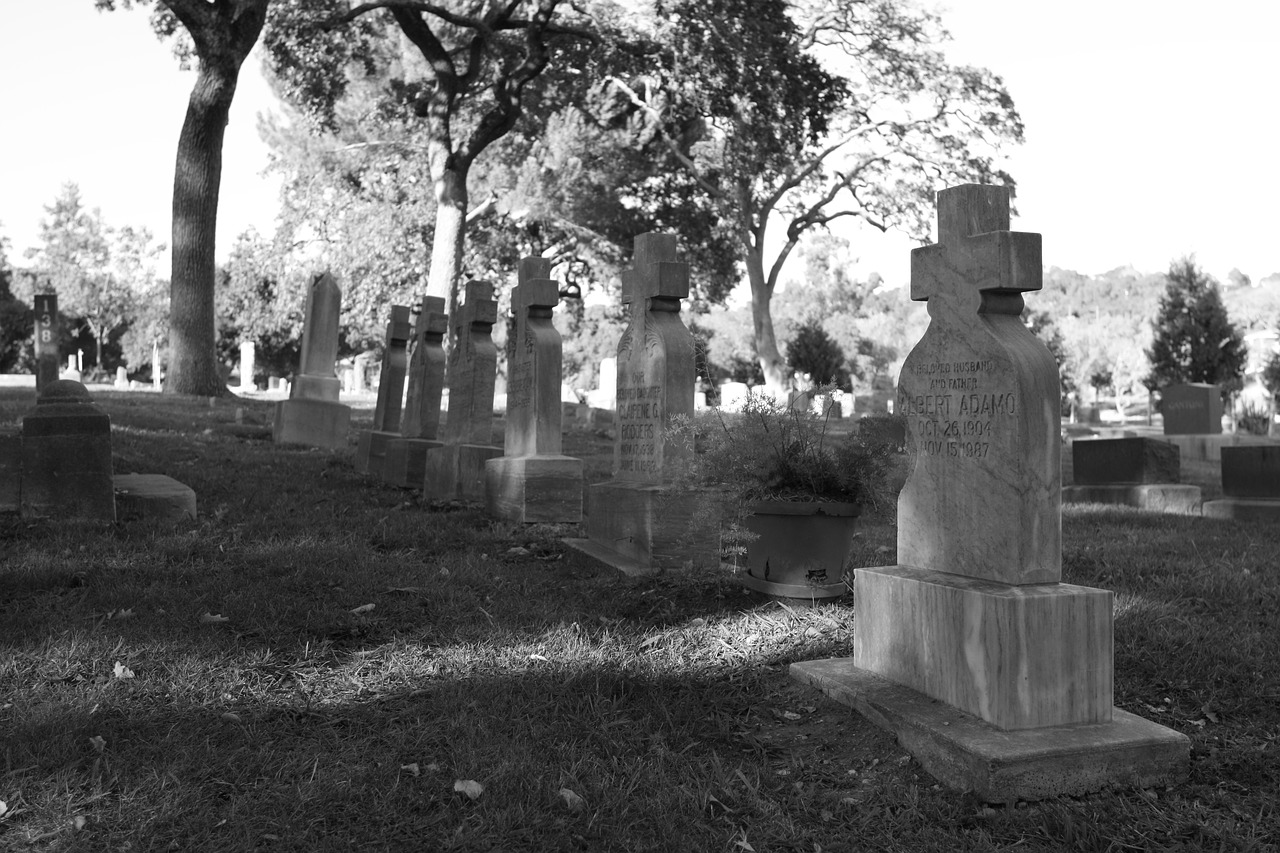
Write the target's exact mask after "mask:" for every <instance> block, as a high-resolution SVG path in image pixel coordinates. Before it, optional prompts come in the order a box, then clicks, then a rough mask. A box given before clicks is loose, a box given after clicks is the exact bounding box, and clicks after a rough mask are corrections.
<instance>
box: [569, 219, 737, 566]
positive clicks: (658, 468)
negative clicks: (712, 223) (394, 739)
mask: <svg viewBox="0 0 1280 853" xmlns="http://www.w3.org/2000/svg"><path fill="white" fill-rule="evenodd" d="M622 290H623V303H624V304H626V305H628V306H629V307H630V320H629V322H628V324H627V328H626V329H625V330H624V331H623V333H622V338H621V340H620V341H619V342H618V379H617V395H618V398H617V405H616V410H615V419H614V424H615V430H616V437H615V443H614V464H613V479H611V480H609V481H607V482H605V483H598V484H595V485H592V486H590V487H589V488H588V490H587V512H586V515H587V537H588V538H587V539H586V540H570V544H572V545H573V546H574V547H577V548H579V549H580V550H583V551H585V552H587V553H589V554H591V555H592V556H594V557H596V558H597V559H600V560H603V561H605V562H607V563H609V564H610V565H613V566H615V567H617V568H619V569H620V570H622V571H624V572H627V573H628V574H645V573H652V572H655V571H660V570H663V569H668V568H685V567H690V566H692V567H704V566H709V565H718V563H719V541H718V535H717V531H718V526H719V513H718V511H716V510H715V509H714V508H713V505H714V504H715V502H714V501H712V500H709V499H708V495H706V494H703V493H700V492H698V491H694V490H689V489H673V488H671V486H670V485H669V483H670V480H671V478H672V473H673V472H674V471H678V470H680V469H681V468H682V466H684V464H685V462H686V461H687V459H688V458H689V454H691V453H692V448H691V446H690V443H689V442H687V441H673V440H671V435H670V427H671V424H672V418H674V417H676V416H678V415H682V416H685V417H687V418H690V419H691V418H692V417H693V414H694V398H693V394H694V381H695V378H696V374H695V365H694V346H693V336H692V335H691V334H690V333H689V330H688V329H687V328H685V325H684V323H682V322H681V320H680V301H681V300H682V299H684V298H685V297H687V296H688V295H689V265H688V264H686V263H683V262H681V261H678V260H677V259H676V238H675V236H674V235H671V234H656V233H650V234H642V235H640V236H639V237H637V238H636V241H635V256H634V261H633V266H632V268H631V269H629V270H626V271H625V272H624V273H623V274H622Z"/></svg>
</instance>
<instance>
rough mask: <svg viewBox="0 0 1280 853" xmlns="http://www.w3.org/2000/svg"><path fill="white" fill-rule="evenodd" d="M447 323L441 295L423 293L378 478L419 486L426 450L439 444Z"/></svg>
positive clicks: (420, 484) (401, 484)
mask: <svg viewBox="0 0 1280 853" xmlns="http://www.w3.org/2000/svg"><path fill="white" fill-rule="evenodd" d="M448 323H449V318H448V317H447V316H446V315H445V313H444V299H443V298H441V297H438V296H428V297H425V298H424V299H423V300H422V304H421V306H420V308H419V311H418V318H417V322H416V323H415V325H414V329H413V352H412V353H411V354H410V356H409V376H408V380H407V382H408V390H407V391H406V393H405V405H404V415H403V416H402V417H401V419H400V438H394V439H391V440H390V441H388V442H387V454H386V459H385V460H384V461H383V467H382V478H383V480H385V481H386V482H388V483H391V484H393V485H397V486H404V487H406V488H415V489H416V488H420V487H421V486H422V480H423V478H424V477H425V476H426V472H427V469H426V465H427V454H428V453H430V452H431V450H433V449H434V448H437V447H439V446H440V444H441V443H440V441H438V440H437V437H436V436H437V433H438V432H439V429H440V401H441V397H442V396H443V392H444V369H445V355H444V335H445V332H447V331H448V328H449V327H448Z"/></svg>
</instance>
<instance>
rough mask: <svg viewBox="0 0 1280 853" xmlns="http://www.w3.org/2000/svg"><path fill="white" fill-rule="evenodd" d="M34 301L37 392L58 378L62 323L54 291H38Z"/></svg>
mask: <svg viewBox="0 0 1280 853" xmlns="http://www.w3.org/2000/svg"><path fill="white" fill-rule="evenodd" d="M32 302H33V303H34V305H35V312H34V313H35V317H36V328H35V338H36V346H35V351H36V394H37V395H38V394H39V393H40V392H41V391H43V390H44V389H45V386H47V385H48V384H49V383H50V382H56V381H57V379H58V368H59V366H60V364H59V359H58V337H59V334H60V331H61V323H60V322H59V320H58V296H57V294H54V293H37V294H36V295H35V296H34V297H33V298H32Z"/></svg>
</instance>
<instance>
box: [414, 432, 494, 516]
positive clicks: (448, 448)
mask: <svg viewBox="0 0 1280 853" xmlns="http://www.w3.org/2000/svg"><path fill="white" fill-rule="evenodd" d="M501 455H502V448H501V447H493V446H491V445H488V444H446V445H444V446H443V447H441V448H439V449H438V450H435V451H433V452H432V453H430V454H429V455H428V456H427V473H426V476H425V477H424V478H423V481H422V496H423V497H424V498H427V499H428V500H435V501H449V500H464V501H477V502H480V503H483V502H484V499H485V493H484V491H485V490H484V483H485V463H486V462H488V461H489V460H490V459H495V458H497V457H499V456H501Z"/></svg>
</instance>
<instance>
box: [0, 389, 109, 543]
mask: <svg viewBox="0 0 1280 853" xmlns="http://www.w3.org/2000/svg"><path fill="white" fill-rule="evenodd" d="M20 503H21V513H22V515H24V516H48V517H51V518H79V519H90V520H94V521H115V518H116V505H115V492H114V490H113V488H112V477H111V418H110V417H109V416H108V415H107V414H106V413H105V412H103V411H102V410H101V409H99V408H98V407H97V406H96V405H94V403H93V399H92V398H91V397H90V396H89V392H88V390H86V389H85V387H84V386H83V385H81V384H80V383H79V382H74V381H72V380H68V379H58V380H55V381H53V382H50V383H49V384H48V385H46V386H45V388H44V390H43V391H41V392H40V396H39V398H37V400H36V406H35V408H34V409H32V410H31V411H30V412H28V413H27V415H26V416H25V417H24V418H23V419H22V492H21V499H20Z"/></svg>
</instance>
